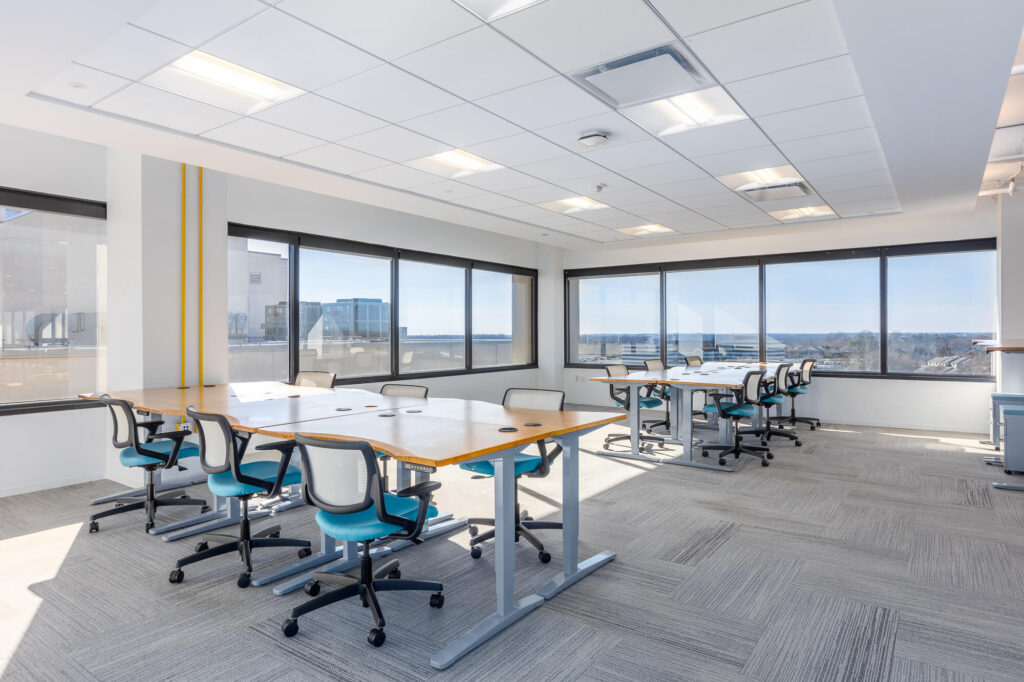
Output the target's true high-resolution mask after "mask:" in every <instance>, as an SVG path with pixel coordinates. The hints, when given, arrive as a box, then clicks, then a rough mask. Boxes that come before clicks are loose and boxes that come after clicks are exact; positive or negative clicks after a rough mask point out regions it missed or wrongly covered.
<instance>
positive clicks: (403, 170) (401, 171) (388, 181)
mask: <svg viewBox="0 0 1024 682" xmlns="http://www.w3.org/2000/svg"><path fill="white" fill-rule="evenodd" d="M352 177H354V178H359V179H360V180H368V181H370V182H376V183H377V184H379V185H388V186H389V187H397V188H398V189H409V188H411V187H418V186H420V185H427V184H430V183H432V182H437V176H436V175H433V174H432V173H428V172H426V171H421V170H417V169H416V168H410V167H409V166H403V165H402V164H395V165H393V166H384V167H383V168H374V169H373V170H368V171H362V172H360V173H353V174H352Z"/></svg>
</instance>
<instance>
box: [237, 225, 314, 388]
mask: <svg viewBox="0 0 1024 682" xmlns="http://www.w3.org/2000/svg"><path fill="white" fill-rule="evenodd" d="M289 254H290V246H289V245H288V244H287V243H285V242H277V241H267V240H263V239H250V238H247V237H228V379H229V380H230V381H271V380H274V381H289V380H290V378H291V377H290V371H289V364H288V343H289V333H288V327H289V322H288V321H289V317H290V315H289V303H288V298H289V281H290V258H289ZM304 312H306V311H304ZM300 319H301V321H302V322H305V321H307V320H308V312H307V315H306V316H303V317H302V318H300Z"/></svg>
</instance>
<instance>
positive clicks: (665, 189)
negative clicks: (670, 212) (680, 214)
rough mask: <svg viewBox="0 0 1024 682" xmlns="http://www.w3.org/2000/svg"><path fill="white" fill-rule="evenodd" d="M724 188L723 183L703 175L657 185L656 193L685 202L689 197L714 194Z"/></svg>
mask: <svg viewBox="0 0 1024 682" xmlns="http://www.w3.org/2000/svg"><path fill="white" fill-rule="evenodd" d="M723 189H725V185H723V184H722V183H720V182H719V181H718V180H715V179H714V178H712V177H708V176H704V177H702V178H696V179H693V180H680V181H679V182H670V183H668V184H665V185H658V194H661V195H663V196H665V197H667V198H669V199H672V200H673V201H678V202H679V203H683V204H685V203H686V199H688V198H690V197H698V196H701V195H704V194H714V193H716V192H721V191H722V190H723Z"/></svg>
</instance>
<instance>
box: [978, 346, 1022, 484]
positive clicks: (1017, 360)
mask: <svg viewBox="0 0 1024 682" xmlns="http://www.w3.org/2000/svg"><path fill="white" fill-rule="evenodd" d="M972 343H974V345H975V346H977V347H978V348H981V349H983V350H984V351H985V352H986V353H1001V354H1002V371H1001V375H1002V382H1001V386H1000V392H999V393H993V394H992V400H991V406H990V407H991V414H992V416H991V420H990V429H991V436H990V439H989V440H988V441H987V442H986V441H982V444H983V445H994V446H995V448H996V450H998V449H999V447H1000V446H999V444H1000V441H1001V435H1002V434H1001V433H1000V429H999V427H1000V422H1001V421H1002V416H1003V408H1004V407H1008V406H1024V357H1020V356H1021V355H1022V354H1024V340H1013V339H981V340H975V341H973V342H972ZM995 459H999V458H995ZM989 463H990V464H992V463H998V464H1002V462H989Z"/></svg>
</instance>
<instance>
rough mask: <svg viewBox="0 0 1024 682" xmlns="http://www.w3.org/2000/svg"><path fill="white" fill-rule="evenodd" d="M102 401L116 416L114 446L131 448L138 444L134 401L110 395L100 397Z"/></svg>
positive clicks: (112, 415) (111, 413)
mask: <svg viewBox="0 0 1024 682" xmlns="http://www.w3.org/2000/svg"><path fill="white" fill-rule="evenodd" d="M100 402H101V403H103V404H104V405H106V406H107V407H108V408H110V415H111V417H113V418H114V447H115V448H129V447H134V446H136V445H138V437H139V433H138V427H137V426H136V425H135V412H134V410H132V403H130V402H128V401H127V400H121V399H119V398H111V397H110V396H109V395H104V396H101V397H100Z"/></svg>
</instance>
